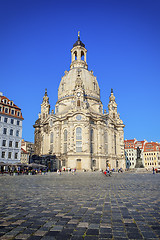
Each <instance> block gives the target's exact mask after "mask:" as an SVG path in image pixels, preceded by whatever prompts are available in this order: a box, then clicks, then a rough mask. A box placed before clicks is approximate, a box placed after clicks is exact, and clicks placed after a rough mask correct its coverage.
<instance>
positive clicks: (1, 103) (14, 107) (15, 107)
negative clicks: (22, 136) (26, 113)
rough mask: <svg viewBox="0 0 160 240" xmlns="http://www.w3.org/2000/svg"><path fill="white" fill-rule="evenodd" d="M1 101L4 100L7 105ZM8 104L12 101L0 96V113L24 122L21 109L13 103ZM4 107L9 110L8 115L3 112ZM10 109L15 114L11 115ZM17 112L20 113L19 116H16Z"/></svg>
mask: <svg viewBox="0 0 160 240" xmlns="http://www.w3.org/2000/svg"><path fill="white" fill-rule="evenodd" d="M3 100H6V101H7V103H4V102H3ZM9 102H12V103H13V101H11V100H9V99H8V98H7V97H5V96H0V105H1V106H2V111H1V112H0V113H1V114H4V115H6V116H11V117H16V118H19V119H21V120H24V118H23V117H22V113H21V108H19V107H18V106H17V105H15V104H14V103H13V105H11V104H9ZM5 107H8V108H9V112H8V113H6V112H5ZM11 109H14V110H15V114H11ZM17 112H19V113H20V116H18V115H17Z"/></svg>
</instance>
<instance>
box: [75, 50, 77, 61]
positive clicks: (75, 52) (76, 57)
mask: <svg viewBox="0 0 160 240" xmlns="http://www.w3.org/2000/svg"><path fill="white" fill-rule="evenodd" d="M74 60H77V51H75V52H74Z"/></svg>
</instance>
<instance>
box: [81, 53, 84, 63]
mask: <svg viewBox="0 0 160 240" xmlns="http://www.w3.org/2000/svg"><path fill="white" fill-rule="evenodd" d="M81 60H83V61H84V52H83V51H81Z"/></svg>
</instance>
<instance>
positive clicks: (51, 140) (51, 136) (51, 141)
mask: <svg viewBox="0 0 160 240" xmlns="http://www.w3.org/2000/svg"><path fill="white" fill-rule="evenodd" d="M50 143H53V132H51V135H50Z"/></svg>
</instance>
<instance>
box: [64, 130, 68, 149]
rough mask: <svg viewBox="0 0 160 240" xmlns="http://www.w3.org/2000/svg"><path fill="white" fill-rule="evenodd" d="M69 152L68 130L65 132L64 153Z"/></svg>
mask: <svg viewBox="0 0 160 240" xmlns="http://www.w3.org/2000/svg"><path fill="white" fill-rule="evenodd" d="M66 152H67V130H66V129H65V130H64V153H66Z"/></svg>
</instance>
